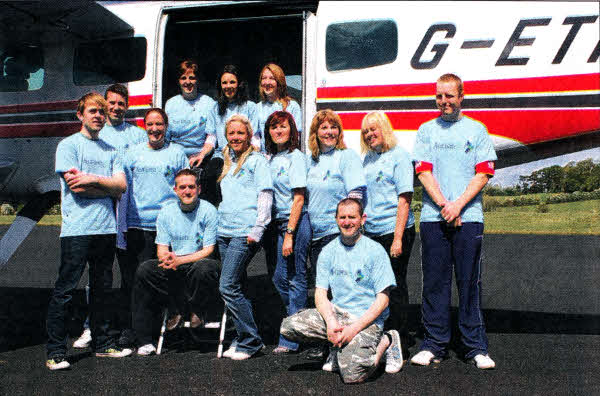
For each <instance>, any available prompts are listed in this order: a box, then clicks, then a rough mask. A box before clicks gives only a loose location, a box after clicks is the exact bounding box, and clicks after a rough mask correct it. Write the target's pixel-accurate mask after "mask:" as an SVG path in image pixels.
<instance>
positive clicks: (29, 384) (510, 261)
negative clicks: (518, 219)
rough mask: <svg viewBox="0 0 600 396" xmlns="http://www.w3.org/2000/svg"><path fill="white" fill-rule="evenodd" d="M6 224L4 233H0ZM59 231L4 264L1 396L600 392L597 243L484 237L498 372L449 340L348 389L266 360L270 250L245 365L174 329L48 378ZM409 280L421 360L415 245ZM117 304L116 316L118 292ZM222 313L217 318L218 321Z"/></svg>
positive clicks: (284, 361)
mask: <svg viewBox="0 0 600 396" xmlns="http://www.w3.org/2000/svg"><path fill="white" fill-rule="evenodd" d="M6 229H7V227H6V226H0V235H2V234H3V233H4V232H5V231H6ZM58 233H59V229H58V227H51V226H37V227H36V228H35V229H34V231H33V232H32V234H31V235H30V236H29V237H28V239H26V241H25V242H24V243H23V245H22V246H21V247H20V248H19V249H18V250H17V252H16V253H15V255H14V256H13V258H11V260H10V261H9V262H8V264H7V266H5V267H3V268H1V269H0V301H2V304H0V393H1V394H18V395H20V394H23V395H38V394H39V395H41V394H44V395H48V394H51V395H53V394H82V393H88V394H101V395H113V394H119V395H121V394H132V395H138V394H143V395H149V394H167V393H168V394H192V393H193V394H218V395H238V394H249V395H254V394H277V395H279V394H292V395H296V394H298V395H300V394H302V395H306V394H308V395H320V394H344V395H346V394H348V395H353V394H374V393H378V394H402V395H404V394H407V395H412V394H415V395H416V394H419V395H422V394H433V393H436V394H441V395H454V394H462V395H471V394H473V395H513V394H519V395H521V394H535V395H537V394H539V395H566V394H570V395H573V394H575V395H590V394H600V375H599V374H598V368H600V364H599V363H598V352H599V351H600V288H599V287H598V285H599V284H600V282H599V281H600V279H599V278H600V271H599V266H600V237H599V236H568V235H556V236H551V235H486V236H485V239H484V258H483V271H482V273H483V304H482V305H483V308H484V317H485V321H486V325H487V332H488V338H489V352H490V355H491V356H492V358H493V359H494V360H495V361H496V365H497V367H496V369H495V370H489V371H481V370H478V369H477V368H476V367H474V366H472V365H470V364H468V363H467V362H464V361H463V360H461V359H460V355H459V354H458V353H457V351H458V350H459V347H458V346H459V342H458V340H453V344H452V348H451V351H450V357H449V359H447V360H444V361H443V362H441V363H440V364H436V365H432V366H429V367H416V366H410V365H408V364H406V365H405V366H404V368H403V369H402V371H401V372H400V373H398V374H393V375H390V374H386V373H384V372H383V370H380V371H379V372H378V373H377V375H376V376H375V377H374V378H373V379H372V380H370V381H368V382H366V383H364V384H359V385H344V384H343V383H342V381H341V379H340V377H339V376H338V375H337V374H335V373H328V372H324V371H321V370H320V364H319V363H318V362H314V361H310V360H308V359H307V358H306V353H305V352H301V353H299V354H294V355H286V356H280V355H272V354H270V353H269V352H270V351H271V350H272V349H273V348H274V347H275V346H276V342H277V336H278V329H279V324H280V322H281V319H282V317H283V316H284V313H283V309H282V307H281V303H280V300H279V296H278V295H277V294H276V292H275V291H274V289H273V287H272V285H271V282H270V281H269V280H268V276H267V275H266V268H265V265H264V256H263V255H262V253H259V254H258V255H257V256H256V257H255V259H254V260H253V261H252V263H251V265H250V266H249V268H248V275H249V288H248V293H249V295H250V297H251V299H252V301H253V303H254V307H255V317H256V321H257V323H258V325H259V330H260V334H261V335H262V337H263V340H264V342H265V344H266V345H267V350H266V353H265V354H264V355H262V356H259V357H255V358H252V359H249V360H247V361H241V362H235V361H232V360H229V359H217V358H216V347H217V344H216V340H217V338H218V335H217V333H216V332H215V331H214V330H212V331H209V330H202V331H190V330H188V329H179V330H176V331H175V332H172V333H171V334H169V336H168V337H167V339H166V343H165V345H166V350H165V351H164V352H163V354H162V355H160V356H150V357H144V358H142V357H137V356H134V357H128V358H123V359H107V358H95V357H93V356H92V354H91V351H90V350H87V349H84V350H76V349H71V350H70V352H69V361H70V362H71V364H72V366H71V369H70V370H67V371H61V372H50V371H49V370H48V369H47V368H46V367H45V366H44V362H45V359H46V356H45V342H46V334H45V315H46V309H47V305H48V301H49V297H50V293H51V291H52V287H53V283H54V281H55V279H56V274H57V270H58V264H59V243H58ZM116 268H117V267H116V266H115V280H114V287H117V285H118V283H119V276H118V270H117V269H116ZM408 274H409V275H408V283H409V296H410V302H411V304H412V305H411V306H410V310H409V323H408V325H409V329H410V331H411V333H412V334H413V335H415V337H416V344H415V345H412V346H410V348H409V350H410V353H411V354H414V353H416V352H417V348H418V345H419V343H420V341H421V339H420V337H421V330H420V306H419V304H420V300H421V298H420V293H421V270H420V243H419V240H418V238H417V241H416V243H415V246H414V247H413V251H412V257H411V262H410V265H409V270H408ZM86 282H87V279H86V278H85V277H84V279H82V281H81V283H80V287H81V288H80V289H79V290H78V291H77V293H76V295H75V298H74V300H73V304H72V312H73V316H72V320H71V321H70V322H69V331H70V334H71V335H72V336H73V337H77V336H78V335H79V334H80V333H81V325H82V322H83V319H84V317H85V314H86V308H85V299H84V293H83V290H82V288H83V286H84V285H85V284H86ZM311 300H312V299H311ZM311 302H312V301H311ZM110 304H112V308H113V309H114V311H115V312H117V314H118V312H119V308H120V307H119V304H118V301H117V299H116V295H112V296H111V297H110ZM454 304H456V301H454ZM221 309H222V307H214V309H213V310H212V311H211V313H210V314H211V315H212V316H213V317H214V318H217V317H218V316H219V315H220V313H221V312H220V310H221ZM454 313H455V312H454ZM454 319H456V318H454ZM455 322H456V320H454V324H456V323H455ZM231 335H232V334H231V333H228V337H227V339H230V338H231Z"/></svg>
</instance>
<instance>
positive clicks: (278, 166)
mask: <svg viewBox="0 0 600 396" xmlns="http://www.w3.org/2000/svg"><path fill="white" fill-rule="evenodd" d="M264 129H265V130H266V131H267V133H266V134H265V148H266V151H267V154H269V155H271V159H270V161H269V165H270V167H271V177H272V178H273V191H274V194H273V195H274V202H273V206H274V208H275V210H274V213H275V219H274V221H273V223H272V224H271V226H272V228H274V229H275V235H273V237H274V238H273V239H272V240H268V241H265V242H266V243H265V244H264V245H265V246H267V245H269V246H270V247H271V248H272V247H276V248H277V251H276V260H275V261H276V265H273V263H270V264H269V263H268V264H267V267H269V268H271V267H273V266H274V267H275V271H274V274H273V283H274V284H275V287H276V288H277V291H278V292H279V295H280V296H281V299H282V301H283V304H284V305H285V308H286V311H287V314H288V316H290V315H293V314H295V313H296V312H298V311H299V310H301V309H303V308H304V307H305V306H306V299H307V289H306V259H307V257H308V247H309V244H310V240H311V237H312V231H311V228H310V222H309V220H308V215H307V214H306V213H305V210H304V209H305V207H304V196H305V193H306V159H305V156H304V154H302V152H300V150H298V148H299V147H300V142H299V140H298V130H297V129H296V123H295V122H294V117H293V116H292V115H291V114H290V113H288V112H287V111H276V112H274V113H273V114H271V115H270V116H269V118H268V119H267V122H266V124H265V127H264ZM265 237H266V235H265ZM267 259H271V255H269V254H267ZM296 351H298V344H297V343H295V342H291V341H289V340H287V339H286V338H284V337H283V336H279V345H278V346H277V348H275V349H274V350H273V353H290V352H296Z"/></svg>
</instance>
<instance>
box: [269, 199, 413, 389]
mask: <svg viewBox="0 0 600 396" xmlns="http://www.w3.org/2000/svg"><path fill="white" fill-rule="evenodd" d="M365 220H366V215H365V214H364V213H363V207H362V204H361V203H360V201H358V200H356V199H354V198H345V199H343V200H341V201H340V202H339V203H338V206H337V211H336V221H337V225H338V227H339V229H340V236H339V237H337V238H336V239H334V240H333V241H331V242H330V243H329V244H328V245H327V246H325V247H324V248H323V251H322V252H321V254H320V255H319V260H318V263H317V281H316V289H315V305H316V307H317V308H316V309H306V310H303V311H300V312H298V313H296V314H294V315H292V316H290V317H288V318H285V319H284V320H283V323H282V324H281V335H283V336H284V337H285V338H287V339H289V340H291V341H295V342H323V341H329V343H330V344H331V347H332V348H331V354H330V356H329V358H328V361H327V362H326V363H325V366H324V367H323V369H325V370H328V371H337V370H339V372H340V375H341V377H342V380H343V381H344V382H345V383H358V382H363V381H364V380H366V379H367V378H368V377H369V376H370V375H371V374H372V373H373V372H374V371H375V370H376V369H377V366H378V364H379V361H380V360H381V357H382V356H383V355H384V353H385V354H386V360H387V363H386V372H388V373H396V372H398V371H400V369H401V368H402V364H403V359H402V350H401V348H400V337H399V335H398V332H397V331H396V330H391V331H389V332H386V333H385V334H383V322H384V320H385V319H386V318H387V316H388V311H389V310H388V308H387V306H388V303H389V289H390V288H391V287H395V286H396V282H395V278H394V272H393V271H392V267H391V265H390V260H389V258H388V255H387V253H386V252H385V250H384V249H383V247H381V245H380V244H378V243H377V242H375V241H373V240H371V239H369V238H368V237H366V236H364V235H362V234H361V233H360V229H361V227H362V226H363V225H364V223H365ZM329 289H330V290H331V295H332V296H333V299H332V300H331V301H329V299H328V298H327V291H328V290H329Z"/></svg>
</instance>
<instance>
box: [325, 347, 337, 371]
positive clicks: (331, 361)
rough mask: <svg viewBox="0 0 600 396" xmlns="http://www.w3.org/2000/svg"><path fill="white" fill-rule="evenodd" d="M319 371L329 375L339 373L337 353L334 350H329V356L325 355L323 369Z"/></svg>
mask: <svg viewBox="0 0 600 396" xmlns="http://www.w3.org/2000/svg"><path fill="white" fill-rule="evenodd" d="M321 370H323V371H329V372H330V373H333V372H339V371H340V366H339V365H338V361H337V351H336V350H334V349H331V350H330V351H329V355H327V360H325V363H324V364H323V367H321Z"/></svg>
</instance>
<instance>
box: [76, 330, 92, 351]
mask: <svg viewBox="0 0 600 396" xmlns="http://www.w3.org/2000/svg"><path fill="white" fill-rule="evenodd" d="M90 342H92V331H91V330H90V329H85V330H83V333H81V335H80V336H79V338H78V339H76V340H75V342H74V343H73V348H77V349H84V348H87V347H88V346H90Z"/></svg>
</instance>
